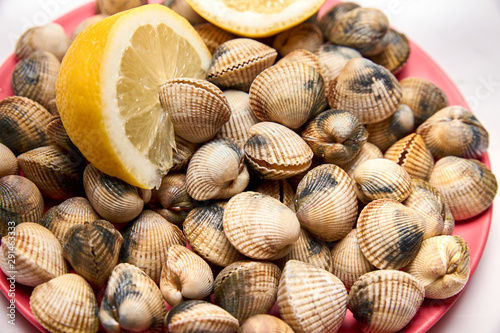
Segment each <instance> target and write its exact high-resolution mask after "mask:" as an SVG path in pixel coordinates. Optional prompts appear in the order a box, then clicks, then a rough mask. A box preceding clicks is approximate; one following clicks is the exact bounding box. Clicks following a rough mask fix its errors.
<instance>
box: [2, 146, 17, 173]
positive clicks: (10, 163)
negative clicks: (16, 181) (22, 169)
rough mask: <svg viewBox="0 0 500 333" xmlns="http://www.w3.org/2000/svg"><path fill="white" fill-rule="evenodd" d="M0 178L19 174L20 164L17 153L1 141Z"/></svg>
mask: <svg viewBox="0 0 500 333" xmlns="http://www.w3.org/2000/svg"><path fill="white" fill-rule="evenodd" d="M0 160H1V161H2V163H1V164H0V178H2V177H3V176H8V175H17V174H19V164H18V163H17V158H16V155H14V153H13V152H12V151H11V150H10V149H9V147H7V146H6V145H4V144H1V143H0Z"/></svg>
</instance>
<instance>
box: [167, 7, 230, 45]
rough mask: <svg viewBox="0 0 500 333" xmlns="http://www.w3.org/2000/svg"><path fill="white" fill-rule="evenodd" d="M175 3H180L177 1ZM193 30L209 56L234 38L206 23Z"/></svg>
mask: <svg viewBox="0 0 500 333" xmlns="http://www.w3.org/2000/svg"><path fill="white" fill-rule="evenodd" d="M176 2H181V1H178V0H177V1H176ZM182 2H185V0H182ZM194 29H195V30H196V32H198V34H199V35H200V37H201V39H203V41H204V42H205V45H207V48H208V50H209V51H210V53H211V54H213V53H214V52H215V51H216V50H217V49H218V48H219V46H220V45H221V44H222V43H224V42H227V41H228V40H231V39H234V38H236V36H235V35H233V34H232V33H230V32H229V31H226V30H224V29H221V28H219V27H218V26H216V25H213V24H212V23H208V22H205V23H200V24H196V25H195V26H194Z"/></svg>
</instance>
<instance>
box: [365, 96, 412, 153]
mask: <svg viewBox="0 0 500 333" xmlns="http://www.w3.org/2000/svg"><path fill="white" fill-rule="evenodd" d="M413 125H414V119H413V112H412V111H411V109H410V108H409V107H408V106H407V105H405V104H399V106H398V108H397V109H396V112H394V113H393V114H392V115H391V116H390V117H389V118H387V119H384V120H382V121H380V122H378V123H373V124H369V125H366V130H367V131H368V133H369V135H368V142H371V143H373V144H374V145H375V146H377V147H379V148H380V150H382V151H386V150H387V148H389V147H390V146H392V145H393V144H395V143H396V142H397V141H398V140H399V139H402V138H403V137H405V136H407V135H408V134H410V133H411V132H412V131H413V127H414V126H413Z"/></svg>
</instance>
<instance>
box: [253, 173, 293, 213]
mask: <svg viewBox="0 0 500 333" xmlns="http://www.w3.org/2000/svg"><path fill="white" fill-rule="evenodd" d="M255 192H259V193H262V194H265V195H269V196H271V197H273V198H274V199H276V200H279V201H280V202H281V203H282V204H284V205H285V206H287V207H288V208H290V209H291V210H293V211H295V191H294V190H293V189H292V187H291V186H290V184H289V183H288V181H287V180H286V179H281V180H271V179H263V180H261V182H260V183H259V185H257V187H256V188H255Z"/></svg>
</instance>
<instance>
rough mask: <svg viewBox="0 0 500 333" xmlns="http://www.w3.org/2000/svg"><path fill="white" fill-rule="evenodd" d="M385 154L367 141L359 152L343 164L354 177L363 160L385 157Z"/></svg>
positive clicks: (345, 169) (343, 167) (346, 170)
mask: <svg viewBox="0 0 500 333" xmlns="http://www.w3.org/2000/svg"><path fill="white" fill-rule="evenodd" d="M383 157H384V154H382V152H381V151H380V149H379V148H378V147H377V146H375V145H374V144H372V143H370V142H365V144H364V145H363V146H361V149H360V150H359V153H358V154H357V155H356V156H355V157H354V158H353V159H352V160H351V161H350V162H348V163H347V164H344V165H343V166H342V169H344V171H345V172H347V174H348V175H349V176H350V177H351V178H352V177H353V175H354V171H355V170H356V169H357V168H358V166H360V165H361V164H363V162H365V161H368V160H371V159H375V158H383Z"/></svg>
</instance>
